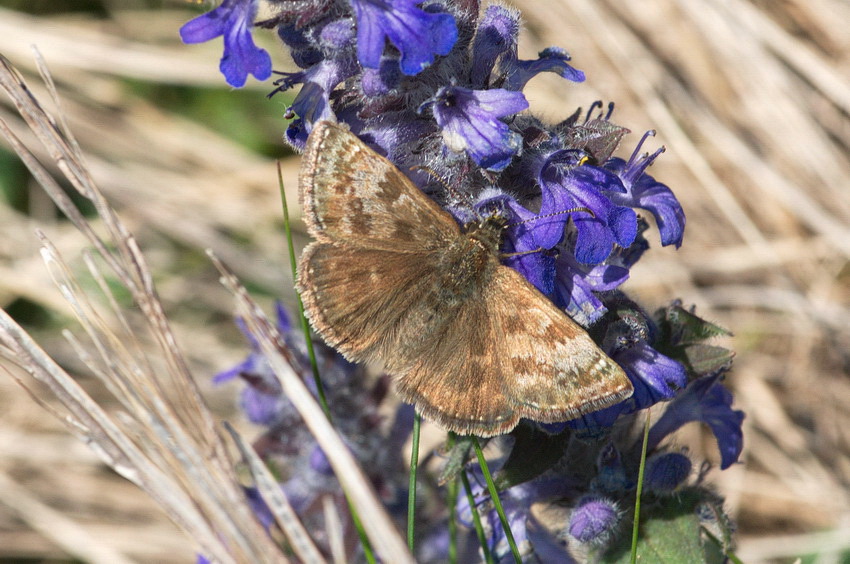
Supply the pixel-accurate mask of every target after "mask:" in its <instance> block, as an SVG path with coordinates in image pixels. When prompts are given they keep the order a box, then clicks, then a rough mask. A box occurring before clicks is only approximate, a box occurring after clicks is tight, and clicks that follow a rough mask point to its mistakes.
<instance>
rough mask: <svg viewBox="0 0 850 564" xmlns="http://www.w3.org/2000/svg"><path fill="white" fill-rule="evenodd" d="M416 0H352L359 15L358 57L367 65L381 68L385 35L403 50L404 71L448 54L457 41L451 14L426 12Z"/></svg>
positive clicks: (411, 72)
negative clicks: (437, 56)
mask: <svg viewBox="0 0 850 564" xmlns="http://www.w3.org/2000/svg"><path fill="white" fill-rule="evenodd" d="M419 3H421V2H419V1H417V0H351V5H352V7H353V8H354V14H355V16H356V18H357V57H358V59H359V60H360V63H361V64H362V65H363V66H364V67H367V68H378V66H379V64H380V62H381V55H383V53H384V45H385V41H386V39H389V40H390V43H392V44H393V45H394V46H395V47H396V48H397V49H398V50H399V52H401V61H400V64H401V71H402V72H403V73H404V74H407V75H415V74H418V73H419V72H420V71H422V69H424V68H425V67H427V66H429V65H430V64H431V63H433V62H434V57H435V55H447V54H448V53H449V51H451V49H452V47H454V44H455V42H456V41H457V26H456V25H455V21H454V17H452V15H451V14H445V13H438V14H432V13H428V12H425V11H423V10H421V9H419V8H418V7H416V4H419Z"/></svg>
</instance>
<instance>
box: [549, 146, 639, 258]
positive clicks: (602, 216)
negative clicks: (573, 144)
mask: <svg viewBox="0 0 850 564" xmlns="http://www.w3.org/2000/svg"><path fill="white" fill-rule="evenodd" d="M584 161H585V159H584V158H583V152H582V151H577V150H573V149H567V150H560V151H555V152H554V153H552V154H551V155H549V156H548V157H547V158H546V159H545V160H544V162H543V165H542V166H541V168H540V172H539V175H538V183H539V184H540V186H541V188H542V191H543V201H542V204H541V207H540V214H541V215H546V214H550V213H556V212H558V211H562V210H567V209H573V208H577V207H583V208H587V209H589V210H590V211H591V212H592V213H593V216H590V215H589V214H584V215H581V216H576V217H575V218H573V222H574V224H575V226H576V229H577V230H578V237H577V239H576V247H575V257H576V259H577V260H578V261H579V262H581V263H584V264H599V263H600V262H602V261H603V260H605V258H607V257H608V255H609V254H611V250H612V248H613V246H614V244H615V243H616V244H618V245H620V246H621V247H628V246H629V245H631V244H632V241H634V238H635V236H636V235H637V215H636V214H635V212H634V210H632V209H631V208H628V207H624V206H619V205H615V204H614V203H612V201H611V199H610V198H609V197H608V194H612V193H617V192H625V188H624V187H623V185H622V183H621V182H620V179H619V178H617V176H616V175H615V174H613V173H611V172H609V171H606V170H603V169H601V168H598V167H595V166H591V165H588V164H584Z"/></svg>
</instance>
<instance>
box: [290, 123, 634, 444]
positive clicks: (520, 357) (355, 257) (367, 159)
mask: <svg viewBox="0 0 850 564" xmlns="http://www.w3.org/2000/svg"><path fill="white" fill-rule="evenodd" d="M299 182H300V195H301V203H302V209H303V210H304V215H305V219H306V222H307V226H308V230H309V232H310V234H311V235H312V236H313V237H314V238H315V239H316V241H314V242H313V243H311V244H310V245H308V247H307V248H306V249H305V250H304V253H303V254H302V256H301V259H300V262H299V268H298V280H297V287H298V290H299V292H300V293H301V297H302V300H303V301H304V308H305V311H306V314H307V317H308V318H309V320H310V322H311V324H312V326H313V328H314V329H315V330H316V331H317V332H318V333H319V334H320V335H321V336H322V337H323V338H324V339H325V341H326V342H328V344H330V345H331V346H333V347H334V348H336V349H337V350H338V351H339V352H340V353H342V354H343V355H344V356H345V357H346V358H348V359H349V360H352V361H357V362H381V363H383V366H384V369H385V370H386V371H387V372H389V373H390V374H393V375H395V376H396V377H397V387H398V391H399V394H400V396H401V397H402V399H404V400H405V401H408V402H410V403H414V404H415V405H416V408H417V410H418V411H419V412H420V413H422V414H423V415H424V416H425V417H426V418H429V419H432V420H434V421H436V422H437V423H438V424H440V425H441V426H443V427H444V428H446V429H448V430H451V431H455V432H457V433H459V434H475V435H478V436H482V437H489V436H494V435H498V434H502V433H506V432H508V431H510V430H511V429H513V428H514V427H515V426H516V424H517V423H518V422H519V419H520V418H521V417H528V418H531V419H534V420H537V421H544V422H554V421H563V420H566V419H571V418H574V417H578V416H579V415H581V414H584V413H588V412H591V411H595V410H598V409H601V408H603V407H606V406H608V405H612V404H614V403H616V402H618V401H621V400H623V399H625V398H627V397H629V396H630V395H631V393H632V385H631V383H630V381H629V379H628V378H627V377H626V375H625V373H624V372H623V371H622V369H621V368H620V367H619V366H618V365H617V364H616V363H615V362H614V361H612V360H611V359H610V358H608V357H607V356H606V355H605V354H604V353H603V352H602V351H601V350H600V349H599V348H598V347H597V346H596V344H595V343H594V342H593V340H592V339H591V338H590V336H589V335H588V334H587V333H586V332H585V331H584V330H583V329H582V328H581V327H580V326H579V325H577V324H576V323H575V322H574V321H573V320H572V319H570V318H569V317H568V316H567V315H566V314H564V313H563V312H562V311H560V310H559V309H558V308H557V307H555V305H554V304H552V303H551V302H550V301H549V300H548V299H547V298H546V297H545V296H543V295H542V294H540V293H539V292H538V291H537V290H536V289H535V288H534V287H533V286H532V285H531V284H530V283H528V282H527V281H526V280H525V279H524V278H523V277H522V276H521V275H520V274H519V273H517V272H516V271H514V270H512V269H510V268H508V267H506V266H503V265H501V264H500V263H499V258H498V254H497V253H496V252H494V251H493V250H487V249H485V248H482V247H481V246H480V245H478V244H477V243H476V241H475V239H474V238H472V237H470V236H469V235H468V234H467V233H466V232H464V231H461V229H460V227H459V226H458V225H457V223H456V222H455V221H454V219H453V218H452V217H451V216H450V215H449V214H448V213H447V212H445V211H443V210H442V209H441V208H440V207H439V206H438V205H437V204H436V203H434V202H433V201H432V200H431V199H429V198H428V197H427V196H425V195H424V194H423V193H422V192H421V190H419V189H418V188H417V187H416V186H415V185H414V184H413V183H412V182H411V181H410V180H409V179H408V178H407V177H406V176H404V175H403V174H402V173H401V172H400V171H399V170H398V169H397V168H396V167H395V166H394V165H393V164H392V163H391V162H389V161H388V160H387V159H385V158H383V157H381V156H380V155H378V154H377V153H375V152H374V151H372V150H371V149H370V148H369V147H367V146H366V145H365V143H363V142H362V141H361V140H360V139H359V138H357V137H356V136H355V135H354V134H352V133H351V132H350V131H348V130H347V129H345V128H344V127H342V126H339V125H336V124H332V123H329V122H322V123H320V124H318V125H317V126H316V127H315V129H314V131H313V132H312V133H311V135H310V137H309V139H308V141H307V149H306V151H305V154H304V157H303V161H302V168H301V174H300V177H299Z"/></svg>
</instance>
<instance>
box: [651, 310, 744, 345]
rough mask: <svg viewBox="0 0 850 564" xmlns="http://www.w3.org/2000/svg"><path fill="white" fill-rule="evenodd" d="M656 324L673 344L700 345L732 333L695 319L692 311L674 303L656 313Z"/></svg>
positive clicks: (703, 320)
mask: <svg viewBox="0 0 850 564" xmlns="http://www.w3.org/2000/svg"><path fill="white" fill-rule="evenodd" d="M656 317H657V318H658V320H659V321H658V324H659V326H660V327H661V329H662V332H663V333H665V334H666V335H665V336H669V337H670V341H671V342H673V343H677V344H679V343H700V342H702V341H705V340H707V339H711V338H714V337H721V336H729V335H731V334H732V333H731V332H729V331H728V330H726V329H724V328H723V327H721V326H720V325H715V324H714V323H711V322H710V321H706V320H705V319H701V318H700V317H697V315H696V314H694V313H693V311H689V310H686V309H685V308H683V307H682V306H681V305H679V304H676V303H674V304H673V305H671V306H670V307H668V308H666V309H661V310H659V311H658V312H656Z"/></svg>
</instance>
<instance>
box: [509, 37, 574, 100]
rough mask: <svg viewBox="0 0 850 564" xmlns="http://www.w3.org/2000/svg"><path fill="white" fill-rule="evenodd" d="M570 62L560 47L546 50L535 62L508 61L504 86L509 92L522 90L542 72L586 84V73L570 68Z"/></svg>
mask: <svg viewBox="0 0 850 564" xmlns="http://www.w3.org/2000/svg"><path fill="white" fill-rule="evenodd" d="M569 60H570V55H569V53H567V52H566V51H564V50H563V49H561V48H560V47H549V48H548V49H544V50H543V51H541V52H540V55H539V58H538V59H536V60H533V61H522V60H519V59H516V58H513V59H512V60H511V59H509V60H506V61H505V62H504V63H503V64H502V72H503V73H504V74H505V75H506V76H507V80H505V83H504V85H503V86H504V88H506V89H508V90H517V91H519V90H522V89H523V88H525V85H526V83H528V81H529V80H531V79H532V78H534V77H535V76H537V75H538V74H540V73H541V72H553V73H555V74H557V75H558V76H560V77H563V78H566V79H567V80H571V81H573V82H584V73H583V72H581V71H580V70H577V69H575V68H573V67H572V66H570V65H569V64H568V63H567V61H569Z"/></svg>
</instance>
